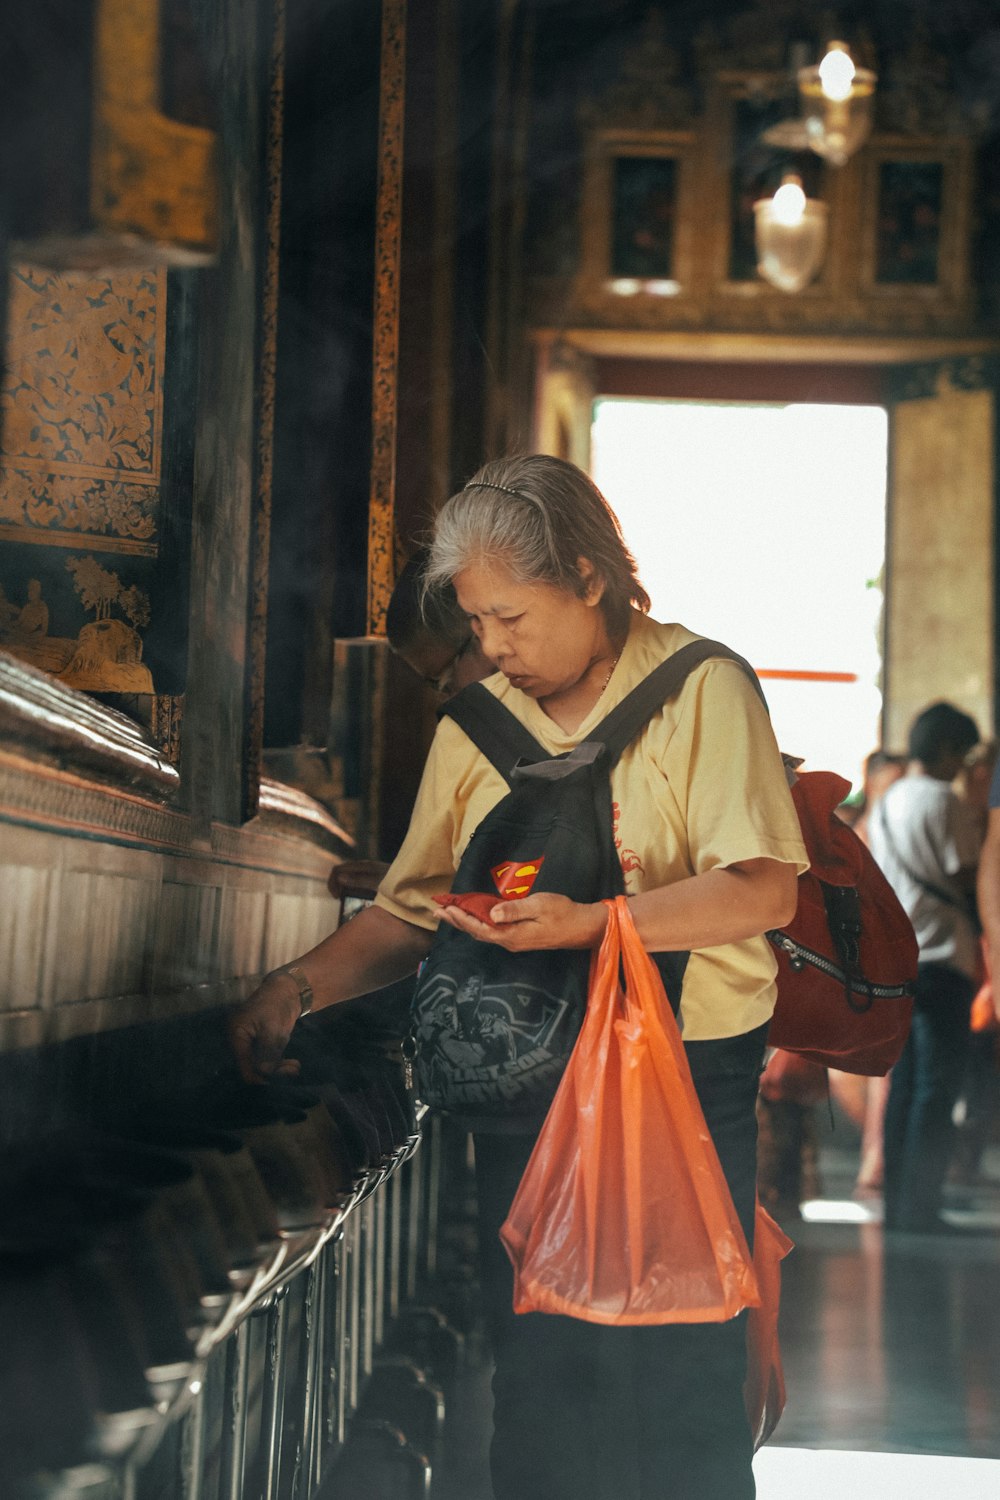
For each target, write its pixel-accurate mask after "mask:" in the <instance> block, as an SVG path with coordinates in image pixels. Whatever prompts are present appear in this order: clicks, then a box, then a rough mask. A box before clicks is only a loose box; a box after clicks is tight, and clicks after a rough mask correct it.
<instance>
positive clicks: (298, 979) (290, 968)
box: [281, 964, 316, 1017]
mask: <svg viewBox="0 0 1000 1500" xmlns="http://www.w3.org/2000/svg"><path fill="white" fill-rule="evenodd" d="M281 973H282V974H287V975H288V977H289V978H290V979H294V980H295V983H296V984H297V985H298V989H299V1005H300V1006H301V1007H302V1008H301V1010H300V1011H299V1016H300V1017H301V1016H307V1015H308V1014H309V1012H310V1011H311V1010H312V1008H313V1000H314V999H315V998H316V997H315V996H314V994H313V987H312V985H311V984H310V983H309V976H308V975H307V974H306V971H305V969H303V968H302V967H301V965H300V964H285V965H284V967H283V968H282V970H281Z"/></svg>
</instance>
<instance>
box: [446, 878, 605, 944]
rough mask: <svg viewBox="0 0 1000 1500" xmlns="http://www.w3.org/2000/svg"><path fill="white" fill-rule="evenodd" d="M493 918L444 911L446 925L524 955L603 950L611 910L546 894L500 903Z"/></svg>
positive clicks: (597, 903)
mask: <svg viewBox="0 0 1000 1500" xmlns="http://www.w3.org/2000/svg"><path fill="white" fill-rule="evenodd" d="M490 918H491V923H488V922H480V921H477V919H476V918H475V917H472V916H470V915H469V914H468V912H464V911H462V910H461V908H460V907H457V906H446V907H444V908H443V909H442V912H441V920H442V922H447V923H448V925H449V926H451V927H455V928H457V929H458V931H459V932H467V933H468V934H469V936H470V937H474V938H477V939H478V940H479V942H481V943H493V944H495V945H496V946H497V947H498V948H506V949H507V950H508V951H509V952H510V953H524V952H527V951H530V950H535V949H539V948H599V947H600V944H601V939H602V938H603V937H604V929H605V927H606V926H607V921H608V911H607V907H606V906H605V905H604V903H603V901H595V902H587V903H581V902H579V901H571V900H570V899H569V897H568V896H557V895H555V894H554V893H549V892H542V893H539V894H538V895H536V896H525V897H524V898H523V900H521V901H498V902H497V904H496V906H494V907H493V909H492V910H491V912H490Z"/></svg>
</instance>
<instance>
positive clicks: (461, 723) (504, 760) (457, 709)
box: [438, 682, 552, 786]
mask: <svg viewBox="0 0 1000 1500" xmlns="http://www.w3.org/2000/svg"><path fill="white" fill-rule="evenodd" d="M446 717H447V718H449V719H454V721H455V723H456V724H457V725H458V727H459V729H462V730H464V731H465V733H466V734H467V735H468V736H469V739H470V740H471V741H472V743H473V744H474V745H475V747H476V749H477V750H479V751H480V752H481V753H482V754H483V755H485V756H486V759H487V760H488V761H489V762H490V764H491V765H493V766H495V767H496V769H497V770H498V771H499V772H500V775H501V776H502V777H503V779H504V781H506V782H507V784H508V786H509V785H510V782H511V773H512V772H513V770H514V767H515V766H516V765H517V763H518V761H519V760H528V761H538V760H551V759H552V756H551V755H550V753H549V751H548V750H546V749H545V748H544V747H543V746H542V745H540V744H539V743H538V741H537V740H536V739H535V737H534V735H533V734H531V733H529V731H528V730H527V729H525V727H524V725H523V724H522V723H521V721H520V719H518V718H516V717H515V715H514V714H512V713H511V711H510V709H509V708H505V707H504V705H503V704H502V703H501V702H500V700H499V698H494V696H493V694H492V693H491V692H490V691H489V689H488V688H484V687H483V685H482V683H481V682H473V683H470V685H469V686H468V687H466V688H463V689H462V691H461V692H460V693H456V694H455V696H454V698H450V699H449V700H448V702H447V703H446V704H445V705H444V706H443V707H442V708H441V709H439V710H438V718H439V719H443V718H446Z"/></svg>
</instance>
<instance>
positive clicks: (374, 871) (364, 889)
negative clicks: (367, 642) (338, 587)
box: [329, 547, 496, 901]
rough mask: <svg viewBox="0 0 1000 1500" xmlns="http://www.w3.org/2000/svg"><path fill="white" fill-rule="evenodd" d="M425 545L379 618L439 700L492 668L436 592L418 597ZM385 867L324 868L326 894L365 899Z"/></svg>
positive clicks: (376, 863)
mask: <svg viewBox="0 0 1000 1500" xmlns="http://www.w3.org/2000/svg"><path fill="white" fill-rule="evenodd" d="M427 558H428V549H427V548H426V547H419V548H418V549H417V551H416V552H414V554H413V556H412V557H411V558H410V560H409V562H407V563H406V564H405V566H404V567H403V569H402V571H401V572H400V575H399V577H398V579H397V580H396V586H395V588H394V589H393V591H392V597H391V598H390V600H389V608H388V609H387V611H386V616H385V631H386V635H387V637H388V640H389V647H390V649H391V650H392V651H394V652H395V654H396V655H397V656H398V657H399V658H400V659H401V660H402V661H405V663H406V665H407V666H408V667H409V668H410V669H411V671H413V672H415V673H416V674H417V676H418V677H419V678H421V679H422V680H423V681H424V682H425V683H426V684H427V686H428V687H429V688H430V689H431V692H433V693H434V694H435V695H436V696H437V697H438V698H439V699H440V700H441V701H442V702H444V701H446V700H447V699H448V698H451V697H452V696H453V695H454V694H455V693H458V692H461V690H462V688H464V687H468V686H469V684H470V683H472V682H481V681H482V680H483V678H484V677H489V676H490V674H491V673H492V672H494V671H496V668H495V667H494V665H493V663H492V662H491V661H488V660H487V658H486V657H485V656H484V655H483V650H482V647H481V646H480V644H479V641H478V640H477V639H476V637H475V636H474V635H473V633H472V631H471V630H470V628H469V622H468V620H466V618H465V616H464V615H463V614H462V613H461V612H460V611H459V610H458V609H457V608H454V607H452V606H451V605H450V603H449V601H448V600H447V598H443V597H442V596H441V595H439V594H431V595H428V597H427V600H426V603H424V602H423V601H422V597H421V596H422V594H423V580H424V572H425V570H426V567H427ZM388 868H389V866H388V864H386V863H385V862H384V861H381V860H377V859H349V860H344V861H342V863H340V864H337V865H334V867H333V869H332V870H331V872H330V879H329V887H330V894H331V895H332V896H335V897H336V898H337V900H338V901H341V900H343V898H344V897H345V896H360V897H361V898H362V899H369V900H370V899H371V898H372V897H373V896H374V895H375V892H376V891H377V890H378V888H379V884H380V882H381V881H382V878H383V876H384V875H385V873H386V871H387V870H388Z"/></svg>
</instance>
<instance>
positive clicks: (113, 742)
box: [0, 651, 180, 801]
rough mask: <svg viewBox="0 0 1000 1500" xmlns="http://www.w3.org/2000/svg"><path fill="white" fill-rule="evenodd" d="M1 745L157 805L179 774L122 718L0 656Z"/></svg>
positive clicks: (171, 793)
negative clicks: (123, 790) (146, 799)
mask: <svg viewBox="0 0 1000 1500" xmlns="http://www.w3.org/2000/svg"><path fill="white" fill-rule="evenodd" d="M0 744H2V745H4V746H7V747H8V748H17V749H18V750H20V751H21V753H22V754H26V755H27V756H28V757H29V758H30V759H32V760H38V761H41V762H43V763H44V764H46V765H50V766H52V765H54V766H56V767H58V768H59V769H63V770H71V771H75V772H77V773H78V774H85V775H87V776H90V777H93V779H94V780H96V781H101V782H104V783H105V784H106V785H110V786H116V787H121V788H125V789H127V790H129V791H135V792H140V793H142V794H143V795H145V796H147V797H153V798H155V799H156V800H158V801H166V800H168V799H169V798H171V797H172V796H174V795H175V794H176V791H177V788H178V785H179V782H180V778H179V776H178V774H177V770H176V768H175V767H174V766H172V765H171V764H170V762H169V761H168V760H167V759H166V757H165V756H164V755H162V754H161V752H160V751H159V750H157V748H156V746H155V745H153V744H152V742H151V741H150V740H149V739H148V738H147V736H146V735H145V734H144V732H143V730H142V729H141V728H140V726H139V725H138V724H136V723H135V722H134V721H133V720H132V719H130V718H128V717H127V716H126V715H125V714H121V713H118V712H117V711H116V710H115V709H113V708H108V707H106V705H105V704H103V703H98V702H96V701H95V700H94V699H93V698H90V697H88V696H87V694H86V693H81V692H79V691H77V689H76V688H71V687H65V686H64V685H63V684H62V683H61V682H56V681H55V679H54V678H52V677H48V676H46V674H45V673H44V672H40V671H38V670H37V669H36V668H35V667H29V666H27V665H26V664H25V663H24V662H20V661H17V660H16V659H15V658H14V657H12V656H8V655H7V653H6V652H3V651H0Z"/></svg>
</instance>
